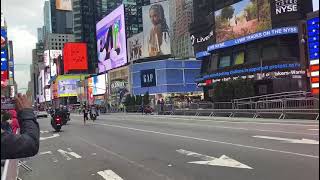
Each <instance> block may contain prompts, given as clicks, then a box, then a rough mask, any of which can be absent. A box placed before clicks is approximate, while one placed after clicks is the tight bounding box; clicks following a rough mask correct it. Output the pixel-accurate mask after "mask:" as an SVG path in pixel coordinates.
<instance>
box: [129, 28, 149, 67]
mask: <svg viewBox="0 0 320 180" xmlns="http://www.w3.org/2000/svg"><path fill="white" fill-rule="evenodd" d="M127 43H128V60H129V62H131V61H135V60H138V59H141V58H143V57H144V56H143V55H145V54H144V53H143V50H144V43H143V33H139V34H136V35H134V36H132V37H131V38H128V41H127Z"/></svg>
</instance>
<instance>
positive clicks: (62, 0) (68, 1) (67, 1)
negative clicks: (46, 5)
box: [56, 0, 72, 11]
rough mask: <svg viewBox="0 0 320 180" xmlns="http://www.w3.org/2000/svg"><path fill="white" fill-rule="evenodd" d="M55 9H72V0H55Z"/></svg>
mask: <svg viewBox="0 0 320 180" xmlns="http://www.w3.org/2000/svg"><path fill="white" fill-rule="evenodd" d="M56 9H57V10H62V11H72V0H56Z"/></svg>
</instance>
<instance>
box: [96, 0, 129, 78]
mask: <svg viewBox="0 0 320 180" xmlns="http://www.w3.org/2000/svg"><path fill="white" fill-rule="evenodd" d="M96 30H97V32H96V34H97V51H98V52H97V54H98V67H99V73H101V72H105V71H108V70H111V69H115V68H118V67H120V66H123V65H125V64H126V63H127V62H128V60H127V45H126V28H125V17H124V5H121V6H119V7H118V8H117V9H115V10H114V11H113V12H111V13H110V14H109V15H107V16H106V17H104V18H103V19H102V20H101V21H99V22H98V23H97V25H96Z"/></svg>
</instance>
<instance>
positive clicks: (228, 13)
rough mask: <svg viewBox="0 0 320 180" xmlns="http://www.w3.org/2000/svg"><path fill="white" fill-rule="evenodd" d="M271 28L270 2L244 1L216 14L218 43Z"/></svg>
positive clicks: (266, 0)
mask: <svg viewBox="0 0 320 180" xmlns="http://www.w3.org/2000/svg"><path fill="white" fill-rule="evenodd" d="M271 28H272V23H271V11H270V3H269V1H268V0H259V1H251V0H242V1H240V2H238V3H235V4H233V5H230V6H226V7H224V8H222V9H220V10H218V11H216V12H215V32H216V42H217V43H220V42H223V41H227V40H230V39H235V38H238V37H242V36H246V35H248V34H253V33H256V32H259V31H264V30H267V29H271Z"/></svg>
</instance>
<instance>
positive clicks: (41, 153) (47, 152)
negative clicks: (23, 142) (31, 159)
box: [39, 151, 52, 155]
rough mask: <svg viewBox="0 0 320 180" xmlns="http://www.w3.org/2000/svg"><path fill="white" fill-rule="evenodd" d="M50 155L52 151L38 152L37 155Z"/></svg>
mask: <svg viewBox="0 0 320 180" xmlns="http://www.w3.org/2000/svg"><path fill="white" fill-rule="evenodd" d="M45 154H52V151H45V152H40V153H39V155H45Z"/></svg>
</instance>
